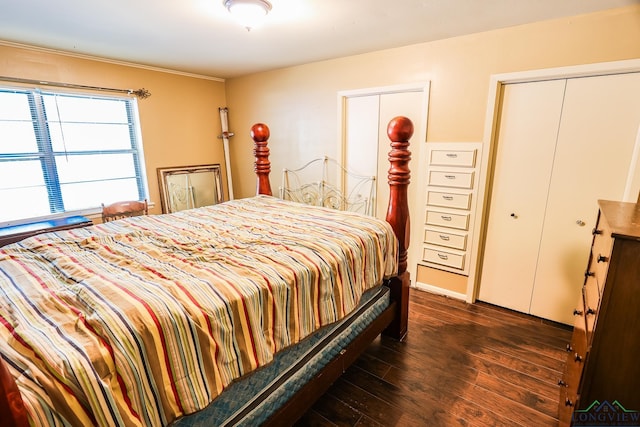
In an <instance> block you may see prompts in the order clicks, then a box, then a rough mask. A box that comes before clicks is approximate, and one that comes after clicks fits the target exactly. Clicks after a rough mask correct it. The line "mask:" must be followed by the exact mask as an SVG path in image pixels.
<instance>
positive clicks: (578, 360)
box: [574, 353, 582, 362]
mask: <svg viewBox="0 0 640 427" xmlns="http://www.w3.org/2000/svg"><path fill="white" fill-rule="evenodd" d="M574 360H575V361H576V362H582V356H580V355H579V354H578V353H576V357H575V358H574Z"/></svg>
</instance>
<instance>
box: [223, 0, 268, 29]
mask: <svg viewBox="0 0 640 427" xmlns="http://www.w3.org/2000/svg"><path fill="white" fill-rule="evenodd" d="M223 3H224V7H226V8H227V10H228V11H229V13H231V15H232V16H233V17H234V18H235V19H236V20H237V21H238V22H240V24H241V25H242V26H243V27H245V28H246V29H247V31H250V30H251V29H252V28H254V27H256V26H257V25H258V24H260V23H261V22H262V21H263V20H264V18H265V16H267V14H268V13H269V11H270V10H271V3H269V2H268V1H266V0H224V2H223Z"/></svg>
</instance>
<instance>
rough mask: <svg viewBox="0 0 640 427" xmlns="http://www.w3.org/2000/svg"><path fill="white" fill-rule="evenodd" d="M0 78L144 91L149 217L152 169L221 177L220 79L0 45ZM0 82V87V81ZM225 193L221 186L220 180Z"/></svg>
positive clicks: (154, 193)
mask: <svg viewBox="0 0 640 427" xmlns="http://www.w3.org/2000/svg"><path fill="white" fill-rule="evenodd" d="M0 76H4V77H17V78H24V79H36V80H45V81H50V82H61V83H73V84H80V85H88V86H100V87H109V88H122V89H134V90H135V89H140V88H145V89H147V90H149V92H151V97H149V98H147V99H140V100H138V110H139V112H140V122H141V133H142V140H143V146H144V155H145V167H146V171H147V178H148V181H149V196H150V201H151V202H152V203H155V206H154V207H153V208H152V209H151V212H152V213H160V211H161V207H160V195H159V191H158V179H157V172H156V169H157V168H158V167H169V166H185V165H200V164H208V163H220V164H221V166H222V168H223V175H224V174H225V172H224V171H225V167H224V153H223V149H222V143H221V142H220V140H218V139H217V135H219V134H220V133H221V132H222V131H221V125H220V115H219V112H218V108H219V107H224V106H226V96H225V86H224V81H222V80H211V79H203V78H196V77H193V76H188V75H180V74H175V73H166V72H161V71H157V70H152V69H145V68H141V67H132V66H127V65H122V64H115V63H108V62H103V61H96V60H90V59H85V58H80V57H73V56H69V55H62V54H56V53H50V52H44V51H42V50H37V49H30V48H22V47H16V46H13V45H0ZM0 83H2V82H0ZM224 188H225V194H226V181H225V187H224Z"/></svg>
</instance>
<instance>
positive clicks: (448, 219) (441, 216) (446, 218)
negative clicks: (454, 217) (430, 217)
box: [440, 215, 451, 221]
mask: <svg viewBox="0 0 640 427" xmlns="http://www.w3.org/2000/svg"><path fill="white" fill-rule="evenodd" d="M440 218H442V219H443V220H444V221H451V217H450V216H446V215H440Z"/></svg>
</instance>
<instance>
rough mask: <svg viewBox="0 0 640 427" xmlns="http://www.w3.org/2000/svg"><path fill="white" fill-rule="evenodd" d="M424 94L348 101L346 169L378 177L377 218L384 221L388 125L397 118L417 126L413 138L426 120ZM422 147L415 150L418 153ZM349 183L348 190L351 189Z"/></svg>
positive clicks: (396, 94)
mask: <svg viewBox="0 0 640 427" xmlns="http://www.w3.org/2000/svg"><path fill="white" fill-rule="evenodd" d="M424 96H425V95H424V92H422V91H407V92H390V93H379V94H373V95H366V96H355V97H351V98H348V99H347V102H346V112H347V115H346V121H345V129H344V132H345V136H346V138H345V167H347V168H348V169H350V170H351V171H353V172H356V173H358V174H361V175H367V176H376V193H377V197H376V216H377V217H379V218H381V219H384V218H385V217H386V215H387V207H388V200H389V184H388V182H387V175H388V172H389V161H388V154H389V151H390V150H391V147H390V145H389V144H390V141H389V137H388V136H387V126H388V125H389V121H391V119H393V118H394V117H396V116H405V117H408V118H409V119H411V121H412V122H413V124H414V137H413V138H412V141H415V140H416V138H415V135H417V134H418V129H419V128H420V123H421V121H422V120H423V119H422V117H421V114H422V104H423V102H424ZM418 149H419V147H412V150H414V152H418ZM345 179H346V180H347V183H346V185H347V189H348V190H349V189H350V188H351V187H350V185H349V182H348V178H345Z"/></svg>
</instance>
